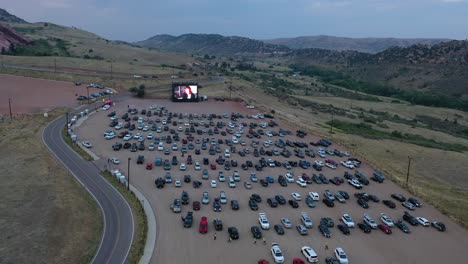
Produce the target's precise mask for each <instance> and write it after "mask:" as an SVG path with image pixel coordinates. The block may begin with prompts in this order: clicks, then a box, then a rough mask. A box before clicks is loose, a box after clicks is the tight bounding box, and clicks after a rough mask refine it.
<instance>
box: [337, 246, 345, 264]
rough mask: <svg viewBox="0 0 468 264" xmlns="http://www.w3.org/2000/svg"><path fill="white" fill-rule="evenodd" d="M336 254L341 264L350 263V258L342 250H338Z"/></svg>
mask: <svg viewBox="0 0 468 264" xmlns="http://www.w3.org/2000/svg"><path fill="white" fill-rule="evenodd" d="M334 252H335V256H336V258H337V259H338V261H339V262H340V264H348V263H349V260H348V256H347V255H346V253H345V251H344V250H343V249H342V248H336V249H335V251H334Z"/></svg>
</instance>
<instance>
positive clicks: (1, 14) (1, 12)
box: [0, 8, 28, 23]
mask: <svg viewBox="0 0 468 264" xmlns="http://www.w3.org/2000/svg"><path fill="white" fill-rule="evenodd" d="M0 22H11V23H28V22H26V21H25V20H23V19H21V18H19V17H17V16H15V15H12V14H10V13H8V12H7V11H6V10H5V9H2V8H0Z"/></svg>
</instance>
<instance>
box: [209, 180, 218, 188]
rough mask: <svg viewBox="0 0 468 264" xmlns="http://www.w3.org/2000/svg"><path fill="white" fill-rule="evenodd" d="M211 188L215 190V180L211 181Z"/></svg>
mask: <svg viewBox="0 0 468 264" xmlns="http://www.w3.org/2000/svg"><path fill="white" fill-rule="evenodd" d="M210 185H211V188H216V186H217V185H218V183H217V182H216V180H211V183H210Z"/></svg>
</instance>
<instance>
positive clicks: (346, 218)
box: [341, 213, 354, 228]
mask: <svg viewBox="0 0 468 264" xmlns="http://www.w3.org/2000/svg"><path fill="white" fill-rule="evenodd" d="M341 221H343V223H344V224H345V225H346V226H347V227H349V228H353V227H354V221H353V219H352V218H351V216H350V215H349V214H347V213H344V214H343V216H342V217H341Z"/></svg>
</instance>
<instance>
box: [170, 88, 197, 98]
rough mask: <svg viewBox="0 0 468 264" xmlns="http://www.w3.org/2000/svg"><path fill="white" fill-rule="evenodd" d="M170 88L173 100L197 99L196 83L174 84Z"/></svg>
mask: <svg viewBox="0 0 468 264" xmlns="http://www.w3.org/2000/svg"><path fill="white" fill-rule="evenodd" d="M172 89H173V90H172V95H173V100H174V101H198V86H197V85H175V86H173V88H172Z"/></svg>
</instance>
